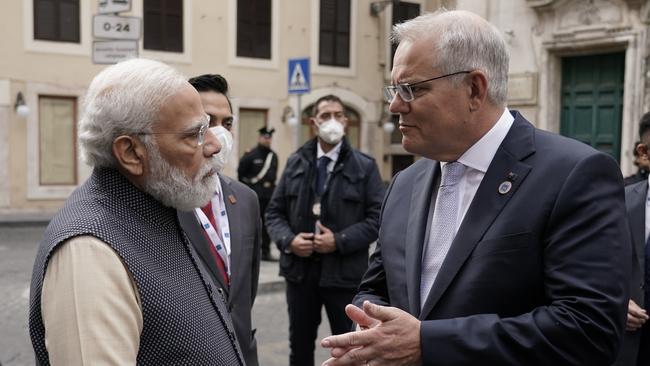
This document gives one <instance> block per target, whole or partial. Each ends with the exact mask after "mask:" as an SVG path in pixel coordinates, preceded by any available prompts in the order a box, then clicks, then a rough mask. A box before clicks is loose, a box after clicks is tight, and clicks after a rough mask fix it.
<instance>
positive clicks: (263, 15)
mask: <svg viewBox="0 0 650 366" xmlns="http://www.w3.org/2000/svg"><path fill="white" fill-rule="evenodd" d="M271 1H272V0H237V56H238V57H251V58H260V59H271V5H272V3H271Z"/></svg>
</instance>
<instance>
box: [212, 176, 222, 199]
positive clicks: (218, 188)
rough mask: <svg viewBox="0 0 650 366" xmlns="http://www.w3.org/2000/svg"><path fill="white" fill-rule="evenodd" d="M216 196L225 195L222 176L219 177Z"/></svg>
mask: <svg viewBox="0 0 650 366" xmlns="http://www.w3.org/2000/svg"><path fill="white" fill-rule="evenodd" d="M214 193H215V197H217V196H218V197H223V189H222V188H221V177H219V178H218V179H217V187H216V189H215V190H214Z"/></svg>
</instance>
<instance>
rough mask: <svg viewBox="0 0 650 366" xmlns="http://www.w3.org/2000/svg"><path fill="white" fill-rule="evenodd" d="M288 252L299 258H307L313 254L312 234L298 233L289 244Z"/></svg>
mask: <svg viewBox="0 0 650 366" xmlns="http://www.w3.org/2000/svg"><path fill="white" fill-rule="evenodd" d="M289 250H291V253H293V254H295V255H297V256H299V257H309V256H310V255H311V253H313V252H314V234H313V233H298V235H296V237H295V238H293V240H292V241H291V244H289Z"/></svg>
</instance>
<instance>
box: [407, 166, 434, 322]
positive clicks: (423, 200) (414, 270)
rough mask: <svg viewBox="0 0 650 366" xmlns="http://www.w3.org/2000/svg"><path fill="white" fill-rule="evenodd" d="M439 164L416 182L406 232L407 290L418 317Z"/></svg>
mask: <svg viewBox="0 0 650 366" xmlns="http://www.w3.org/2000/svg"><path fill="white" fill-rule="evenodd" d="M438 166H439V164H438V162H436V161H431V163H430V164H429V165H428V166H427V168H426V169H424V170H422V171H421V172H420V174H419V176H418V177H417V179H416V180H415V183H414V187H413V192H412V193H411V205H410V206H409V207H410V213H409V219H408V227H409V228H411V229H410V230H407V231H406V254H405V255H406V260H405V262H404V263H408V265H407V266H406V288H407V293H408V301H409V312H410V313H411V314H414V315H415V316H416V317H417V316H418V315H419V314H420V277H421V272H422V248H423V245H424V238H425V236H426V235H425V232H426V228H427V219H428V217H429V205H430V204H431V192H432V190H433V189H432V188H433V184H434V182H435V178H436V175H439V174H440V169H438V168H437V167H438Z"/></svg>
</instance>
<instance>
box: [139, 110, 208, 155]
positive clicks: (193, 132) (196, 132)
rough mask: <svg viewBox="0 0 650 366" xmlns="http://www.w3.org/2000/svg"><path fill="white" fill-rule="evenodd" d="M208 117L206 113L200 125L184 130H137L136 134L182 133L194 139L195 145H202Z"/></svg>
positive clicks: (185, 136) (184, 136)
mask: <svg viewBox="0 0 650 366" xmlns="http://www.w3.org/2000/svg"><path fill="white" fill-rule="evenodd" d="M209 121H210V117H209V116H208V115H206V116H205V117H204V118H203V120H202V121H200V122H201V125H200V126H194V127H191V128H189V129H187V130H185V131H180V132H138V133H137V134H136V135H183V138H188V139H191V140H192V141H196V146H197V147H199V146H203V143H204V142H205V134H206V132H208V130H209V129H210V122H209Z"/></svg>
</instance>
